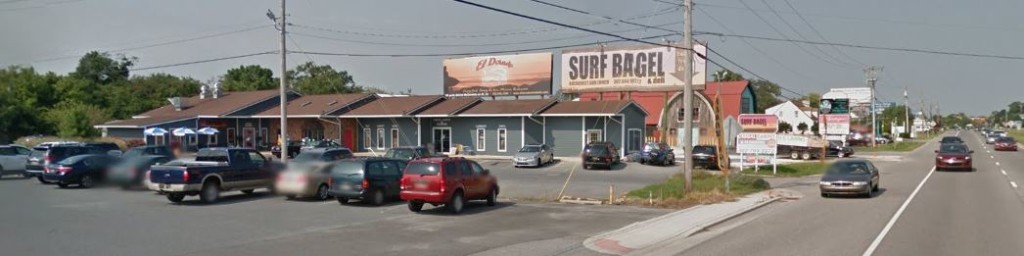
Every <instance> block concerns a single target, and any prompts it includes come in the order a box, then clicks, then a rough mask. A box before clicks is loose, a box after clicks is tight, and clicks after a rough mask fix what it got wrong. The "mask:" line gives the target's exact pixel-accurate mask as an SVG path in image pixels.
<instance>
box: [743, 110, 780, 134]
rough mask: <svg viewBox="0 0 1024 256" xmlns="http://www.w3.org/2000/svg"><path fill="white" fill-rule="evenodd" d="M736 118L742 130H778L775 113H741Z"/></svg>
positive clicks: (764, 131)
mask: <svg viewBox="0 0 1024 256" xmlns="http://www.w3.org/2000/svg"><path fill="white" fill-rule="evenodd" d="M737 119H738V123H739V124H740V129H741V130H742V131H743V132H763V133H776V132H778V131H779V117H778V116H776V115H760V114H741V115H740V116H739V118H737Z"/></svg>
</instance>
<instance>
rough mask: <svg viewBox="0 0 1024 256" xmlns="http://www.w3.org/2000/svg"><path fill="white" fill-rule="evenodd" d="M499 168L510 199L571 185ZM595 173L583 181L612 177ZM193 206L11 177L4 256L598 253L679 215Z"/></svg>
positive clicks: (241, 198) (557, 209)
mask: <svg viewBox="0 0 1024 256" xmlns="http://www.w3.org/2000/svg"><path fill="white" fill-rule="evenodd" d="M495 166H496V167H493V168H492V169H493V170H494V171H495V172H496V174H495V175H499V177H501V179H502V180H501V181H502V182H503V183H502V184H503V185H504V184H507V185H506V186H508V187H504V188H503V192H509V191H512V192H514V191H519V190H521V189H530V187H526V186H517V185H515V184H530V183H538V182H535V180H548V179H550V180H552V181H551V182H547V183H538V184H541V185H539V187H544V188H547V187H550V185H545V184H549V183H550V184H556V186H557V187H558V188H559V189H560V188H561V185H562V182H563V181H564V180H563V179H562V178H564V176H555V177H552V178H546V177H548V176H546V175H545V174H544V172H546V171H549V170H546V169H529V170H511V169H503V167H501V164H498V165H495ZM554 170H558V169H557V168H555V169H554ZM577 171H578V170H577ZM512 172H515V173H516V174H515V175H513V174H511V173H512ZM604 174H605V175H608V174H616V173H615V172H606V173H604ZM517 175H518V176H517ZM560 175H561V174H560ZM620 175H621V174H620ZM520 176H522V177H520ZM533 177H537V178H533ZM583 177H591V176H586V175H585V176H583ZM594 177H595V178H584V180H586V179H600V177H601V176H594ZM554 180H561V181H554ZM595 182H597V181H595ZM581 184H584V183H583V182H581ZM601 186H602V187H605V188H606V185H605V184H603V183H602V184H601ZM520 187H521V188H520ZM510 193H511V192H510ZM524 193H525V194H528V193H526V192H524ZM194 199H195V198H188V199H187V200H190V201H186V202H185V203H183V204H180V205H178V204H172V203H169V202H168V201H167V200H166V199H165V198H164V197H163V196H159V195H155V194H154V193H152V192H148V191H121V190H118V189H115V188H93V189H76V188H70V189H59V188H57V187H56V186H51V185H41V184H39V183H38V182H37V181H36V180H35V179H20V178H16V176H7V177H5V178H4V179H2V180H0V254H3V255H312V254H320V255H339V254H340V255H470V254H480V255H509V254H513V255H515V254H520V255H539V254H548V255H558V254H569V255H595V254H596V253H594V252H592V251H589V250H588V249H586V248H583V247H582V241H583V240H584V239H586V238H588V237H590V236H592V235H595V234H598V233H601V232H604V231H607V230H613V229H617V228H620V227H622V226H626V225H629V224H631V223H634V222H637V221H642V220H645V219H649V218H652V217H655V216H660V215H662V214H665V213H668V211H666V210H658V209H641V208H634V207H620V206H578V205H561V204H547V203H529V202H522V201H516V200H510V199H507V198H501V199H500V200H499V205H498V206H495V207H487V206H485V205H484V204H483V203H474V204H471V205H469V206H468V207H467V209H466V212H465V213H463V214H462V215H459V216H452V215H449V214H448V213H446V212H444V211H443V209H441V208H436V209H433V208H431V207H430V206H428V207H427V209H426V210H424V212H423V213H421V214H414V213H411V212H409V211H408V209H407V208H406V206H405V204H403V203H392V204H390V205H387V206H383V207H371V206H360V205H355V206H342V205H339V204H338V203H337V202H335V201H328V202H316V201H302V200H296V201H289V200H285V199H284V198H283V197H277V196H271V195H268V194H266V193H260V192H257V194H255V195H243V194H241V193H238V192H230V193H228V194H225V198H223V201H222V202H220V203H217V204H213V205H201V204H198V203H196V202H195V200H194Z"/></svg>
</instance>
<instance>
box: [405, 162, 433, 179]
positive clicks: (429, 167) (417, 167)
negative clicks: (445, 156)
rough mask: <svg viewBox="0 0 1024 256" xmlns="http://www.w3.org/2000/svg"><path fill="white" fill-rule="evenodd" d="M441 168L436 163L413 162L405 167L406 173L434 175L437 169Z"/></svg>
mask: <svg viewBox="0 0 1024 256" xmlns="http://www.w3.org/2000/svg"><path fill="white" fill-rule="evenodd" d="M440 169H441V168H440V167H439V166H438V165H437V164H435V163H411V164H409V166H407V167H405V174H418V175H427V176H433V175H437V171H438V170H440Z"/></svg>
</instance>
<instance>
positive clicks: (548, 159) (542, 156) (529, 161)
mask: <svg viewBox="0 0 1024 256" xmlns="http://www.w3.org/2000/svg"><path fill="white" fill-rule="evenodd" d="M554 161H555V151H554V150H551V147H549V146H548V145H544V144H539V145H537V144H535V145H526V146H523V148H521V149H519V152H516V154H515V155H513V156H512V166H513V167H516V168H518V167H520V166H531V167H541V166H544V165H546V164H549V163H552V162H554Z"/></svg>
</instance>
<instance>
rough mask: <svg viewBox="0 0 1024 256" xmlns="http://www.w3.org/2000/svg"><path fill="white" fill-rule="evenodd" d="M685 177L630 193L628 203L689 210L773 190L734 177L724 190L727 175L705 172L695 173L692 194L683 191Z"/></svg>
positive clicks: (754, 180)
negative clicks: (687, 208)
mask: <svg viewBox="0 0 1024 256" xmlns="http://www.w3.org/2000/svg"><path fill="white" fill-rule="evenodd" d="M683 183H684V179H683V175H682V174H676V175H673V176H672V177H669V178H668V180H665V181H664V182H661V183H657V184H651V185H647V186H646V187H643V188H640V189H636V190H633V191H629V193H627V197H626V199H625V203H626V204H633V205H643V206H653V207H664V208H686V207H690V206H694V205H698V204H714V203H720V202H728V201H734V200H736V198H737V197H740V196H744V195H748V194H751V193H755V192H759V191H764V190H767V189H769V188H771V185H769V184H768V182H767V181H765V180H764V179H762V178H760V177H755V176H750V175H733V177H732V179H731V180H730V190H729V191H728V192H726V191H725V176H722V175H715V174H711V173H708V172H704V171H694V172H693V192H690V193H685V192H684V191H683Z"/></svg>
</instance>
